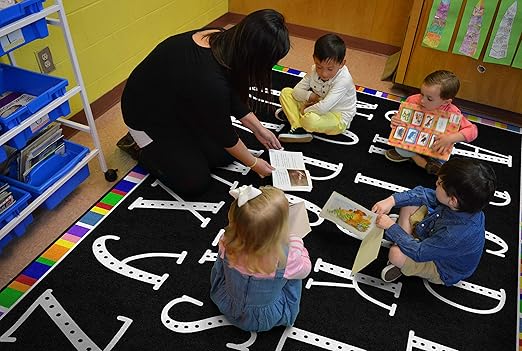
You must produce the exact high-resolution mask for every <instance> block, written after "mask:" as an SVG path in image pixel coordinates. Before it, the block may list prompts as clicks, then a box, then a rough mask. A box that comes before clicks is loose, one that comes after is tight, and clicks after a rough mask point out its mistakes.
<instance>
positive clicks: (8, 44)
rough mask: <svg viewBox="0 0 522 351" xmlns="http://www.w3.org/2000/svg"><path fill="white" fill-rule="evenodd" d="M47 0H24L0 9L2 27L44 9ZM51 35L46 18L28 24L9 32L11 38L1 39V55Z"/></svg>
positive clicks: (0, 24)
mask: <svg viewBox="0 0 522 351" xmlns="http://www.w3.org/2000/svg"><path fill="white" fill-rule="evenodd" d="M44 1H45V0H23V1H22V2H20V3H17V4H15V5H12V6H9V7H7V8H5V9H3V10H0V27H3V26H5V25H7V24H9V23H12V22H15V21H17V20H19V19H21V18H23V17H26V16H28V15H30V14H33V13H37V12H40V11H41V10H42V9H43V2H44ZM48 35H49V30H48V29H47V23H46V21H45V18H42V19H39V20H38V21H36V22H34V23H31V24H30V25H27V26H25V27H23V28H21V29H20V30H17V31H15V32H13V33H11V34H9V35H8V36H9V38H2V39H1V40H0V55H4V54H6V53H8V52H9V51H11V50H14V49H16V48H18V47H20V46H22V45H25V44H27V43H30V42H31V41H33V40H35V39H39V38H45V37H46V36H48Z"/></svg>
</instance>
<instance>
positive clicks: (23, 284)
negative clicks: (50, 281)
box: [0, 166, 148, 319]
mask: <svg viewBox="0 0 522 351" xmlns="http://www.w3.org/2000/svg"><path fill="white" fill-rule="evenodd" d="M147 176H148V173H147V171H145V170H144V169H143V168H141V167H139V166H135V167H134V168H133V169H131V170H130V171H129V173H128V174H127V175H126V176H125V177H124V178H122V179H121V180H120V181H119V182H118V183H117V184H116V185H115V186H114V187H113V188H112V189H111V190H110V191H109V192H108V193H106V194H105V196H103V198H102V199H101V200H99V201H98V202H97V203H96V204H95V205H94V206H93V207H92V208H91V209H90V210H89V211H87V212H86V213H85V214H84V215H83V216H82V217H81V218H80V219H79V220H78V222H76V223H75V224H73V225H72V226H71V227H69V229H67V230H66V231H65V233H64V234H63V235H62V236H61V237H59V238H58V239H56V241H54V243H52V244H51V245H50V246H49V247H48V248H47V249H46V250H45V251H44V252H43V253H42V254H41V255H40V256H39V257H37V258H36V259H35V260H34V261H33V262H32V263H31V264H29V265H28V266H27V267H25V269H24V270H23V271H22V272H21V273H20V274H19V275H18V276H17V277H16V278H14V279H13V280H12V281H11V283H9V284H8V285H7V286H6V287H5V288H4V289H2V290H1V291H0V319H2V318H3V317H4V316H5V315H6V314H7V312H9V311H10V310H11V309H12V308H13V307H14V306H15V305H16V304H17V303H18V302H19V301H20V300H21V299H22V298H23V297H24V296H25V295H26V293H27V292H29V291H30V290H31V289H32V288H33V287H34V286H36V284H38V282H40V281H41V280H42V279H43V278H44V277H45V276H46V275H47V274H48V273H49V272H50V271H51V270H52V269H53V268H54V267H55V266H57V264H58V263H59V262H60V261H61V260H62V259H63V258H65V256H67V255H68V254H69V253H70V252H71V251H72V250H73V249H74V248H75V247H76V246H77V245H78V244H79V243H80V242H81V241H82V240H83V239H84V238H85V237H87V235H89V233H91V232H92V231H93V230H94V229H95V228H96V227H97V226H98V225H99V224H100V223H101V222H102V221H103V220H104V219H105V218H107V216H108V215H109V214H110V213H111V212H112V210H113V209H114V208H116V206H118V204H120V203H121V201H122V200H123V199H125V198H126V197H127V196H128V195H129V194H130V193H131V192H132V191H133V190H134V189H135V188H136V187H137V186H138V185H139V184H140V183H141V182H143V181H144V180H145V179H146V178H147Z"/></svg>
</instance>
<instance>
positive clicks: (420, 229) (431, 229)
mask: <svg viewBox="0 0 522 351" xmlns="http://www.w3.org/2000/svg"><path fill="white" fill-rule="evenodd" d="M393 198H394V199H395V207H404V206H421V205H426V206H427V207H428V215H427V216H426V218H424V220H422V221H421V222H420V223H419V224H417V226H416V228H415V235H417V237H418V238H419V239H420V240H417V239H415V238H413V237H412V236H411V235H409V234H408V233H406V232H405V231H404V230H403V229H402V228H401V227H400V226H399V225H398V224H394V225H392V226H391V227H390V228H388V230H386V232H385V237H386V238H387V239H388V240H391V241H393V242H395V243H396V244H397V245H398V246H399V248H400V249H401V251H402V253H404V254H405V255H406V256H408V257H409V258H411V259H412V260H414V261H416V262H427V261H433V262H434V263H435V265H436V266H437V270H438V272H439V275H440V278H441V279H442V281H443V282H444V284H445V285H453V284H455V283H457V282H459V281H460V280H463V279H466V278H468V277H469V276H470V275H471V274H473V272H474V271H475V269H476V268H477V266H478V264H479V261H480V257H481V256H482V252H483V250H484V242H485V239H486V234H485V223H484V222H485V218H484V213H483V212H482V211H480V212H477V213H468V212H458V211H454V210H452V209H450V208H449V207H447V206H445V205H443V204H441V203H439V202H438V201H437V198H436V196H435V190H433V189H429V188H424V187H421V186H418V187H415V188H414V189H412V190H408V191H405V192H402V193H395V194H393Z"/></svg>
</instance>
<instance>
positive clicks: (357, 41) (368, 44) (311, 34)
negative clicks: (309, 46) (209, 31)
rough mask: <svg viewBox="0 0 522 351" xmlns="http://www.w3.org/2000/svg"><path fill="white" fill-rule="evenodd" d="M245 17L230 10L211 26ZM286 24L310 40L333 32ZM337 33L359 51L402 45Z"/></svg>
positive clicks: (391, 50) (393, 48)
mask: <svg viewBox="0 0 522 351" xmlns="http://www.w3.org/2000/svg"><path fill="white" fill-rule="evenodd" d="M417 1H418V0H417ZM244 17H245V15H241V14H237V13H231V12H229V13H226V14H224V15H223V16H221V17H220V18H218V19H217V20H215V21H213V22H212V23H210V24H209V26H212V27H225V26H226V25H227V24H236V23H239V22H240V21H241V20H242V19H243V18H244ZM286 26H287V27H288V31H289V32H290V35H292V36H295V37H299V38H303V39H308V40H316V39H317V38H319V37H320V36H322V35H324V34H327V33H332V32H330V31H325V30H322V29H316V28H311V27H305V26H300V25H297V24H292V23H287V24H286ZM336 34H337V35H339V36H340V37H341V38H342V39H343V40H344V42H345V43H346V46H347V47H348V48H350V49H355V50H358V51H366V52H371V53H374V54H380V55H386V56H389V55H392V54H394V53H396V52H398V51H399V50H400V49H401V48H400V47H397V46H393V45H389V44H383V43H379V42H376V41H372V40H367V39H361V38H356V37H352V36H349V35H345V34H341V33H336Z"/></svg>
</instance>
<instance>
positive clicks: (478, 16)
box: [453, 0, 498, 59]
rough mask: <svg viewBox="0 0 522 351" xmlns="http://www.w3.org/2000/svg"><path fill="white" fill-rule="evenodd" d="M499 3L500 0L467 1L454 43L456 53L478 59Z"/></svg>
mask: <svg viewBox="0 0 522 351" xmlns="http://www.w3.org/2000/svg"><path fill="white" fill-rule="evenodd" d="M497 5H498V0H471V1H468V2H467V3H466V8H465V9H464V14H463V15H462V19H461V21H460V27H459V32H458V33H457V38H456V39H455V44H453V53H454V54H459V55H464V56H469V57H472V58H474V59H478V57H479V56H480V53H481V52H482V48H483V47H484V43H485V41H486V37H487V35H488V31H489V27H490V26H491V22H492V21H493V15H494V14H495V10H496V9H497Z"/></svg>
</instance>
